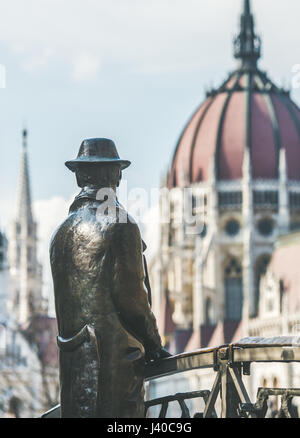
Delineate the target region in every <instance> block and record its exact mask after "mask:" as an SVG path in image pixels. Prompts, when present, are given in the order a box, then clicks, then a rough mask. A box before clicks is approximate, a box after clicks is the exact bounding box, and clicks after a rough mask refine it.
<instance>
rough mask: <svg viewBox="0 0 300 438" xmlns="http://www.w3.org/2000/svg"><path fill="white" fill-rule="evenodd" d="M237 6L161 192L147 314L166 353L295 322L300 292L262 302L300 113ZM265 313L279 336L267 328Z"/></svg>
mask: <svg viewBox="0 0 300 438" xmlns="http://www.w3.org/2000/svg"><path fill="white" fill-rule="evenodd" d="M243 4H244V6H243V12H242V15H241V19H240V31H239V34H238V35H237V37H236V38H235V40H234V56H235V58H236V59H237V68H236V69H235V70H234V71H233V72H232V73H231V74H230V75H229V76H228V77H227V79H226V80H225V81H224V82H223V84H222V85H221V86H220V87H219V88H217V89H213V90H211V91H210V92H208V93H207V96H206V100H205V101H204V102H203V103H202V104H201V105H200V106H199V108H198V109H197V110H196V111H195V112H194V114H193V115H192V117H191V118H190V120H189V121H188V123H187V124H186V126H185V128H184V129H183V131H182V134H181V136H180V138H179V141H178V143H177V146H176V149H175V152H174V156H173V159H172V162H171V166H170V169H169V172H168V175H167V177H166V179H165V181H164V182H163V184H162V188H166V189H167V190H162V195H161V199H160V210H161V224H162V225H161V229H160V249H159V253H158V254H157V257H156V258H155V260H154V261H153V262H152V264H151V279H152V286H153V301H154V311H155V313H156V315H157V317H158V319H159V324H160V330H161V333H162V334H163V336H164V339H165V343H166V345H167V346H168V348H169V350H170V351H171V352H172V353H179V352H182V351H192V350H195V349H197V348H203V347H210V346H218V345H222V344H224V343H231V342H234V341H236V340H238V339H241V338H242V337H245V336H249V335H250V336H277V335H280V334H283V333H284V334H288V333H292V334H295V327H296V326H295V323H296V322H297V321H298V320H299V316H300V309H299V306H298V303H299V298H297V299H296V297H297V293H298V295H299V293H300V291H299V290H298V292H297V293H294V295H291V294H290V295H289V296H285V294H284V284H283V283H282V284H281V286H280V284H278V281H279V280H278V281H277V283H276V288H277V292H276V293H277V295H278V296H279V297H281V298H279V302H278V303H277V301H276V300H275V299H274V302H273V305H271V304H270V302H268V303H266V298H265V296H266V287H268V286H266V284H267V282H268V281H269V284H270V278H269V277H265V274H266V272H267V269H268V265H269V262H270V260H271V259H272V254H273V252H274V248H275V246H276V242H277V241H278V239H279V236H281V235H284V234H287V233H289V232H290V231H292V230H294V229H297V228H298V227H299V224H300V109H299V108H298V106H297V105H296V104H295V102H293V100H292V99H291V98H290V93H289V92H288V91H287V90H284V89H282V88H280V87H278V86H277V85H276V84H274V83H273V82H272V80H271V79H270V78H269V76H268V75H267V74H266V73H265V72H263V71H262V70H261V69H260V68H259V66H258V63H259V59H260V57H261V40H260V38H259V37H258V36H257V35H256V33H255V27H254V18H253V14H252V12H251V5H250V0H244V2H243ZM187 189H189V191H188V192H187ZM186 193H188V195H186ZM186 197H190V198H191V199H190V200H189V202H190V205H191V206H192V211H193V215H194V218H197V217H198V218H201V223H202V225H201V226H199V221H198V232H197V227H193V228H192V229H191V226H190V224H189V223H187V221H185V220H178V218H181V219H182V218H184V217H185V209H186V208H187V202H186ZM166 210H168V213H170V221H166V220H165V211H166ZM277 265H278V264H277ZM274 275H275V277H276V274H273V276H274ZM277 279H278V278H277ZM274 284H275V283H274ZM274 284H273V285H274ZM274 287H275V286H274ZM280 287H281V288H282V289H280ZM271 295H272V294H270V296H271ZM275 295H276V294H275ZM275 295H274V296H275ZM284 296H285V298H284ZM262 297H263V298H262ZM273 298H274V297H273ZM270 300H271V301H272V298H271V299H270ZM270 300H269V301H270ZM280 300H281V301H280ZM282 300H290V301H289V304H286V305H282ZM275 302H276V303H277V304H275ZM280 303H281V304H280ZM272 306H273V307H272ZM271 308H272V309H273V310H272V311H273V314H272V315H273V316H272V317H273V318H277V320H278V318H281V317H282V318H283V319H284V320H285V321H286V324H285V325H284V327H283V326H280V327H279V325H278V324H276V325H273V326H272V325H271V326H270V324H269V322H268V321H269V317H270V309H271ZM266 309H269V313H268V311H266ZM276 309H277V310H276ZM276 312H277V313H276ZM284 312H286V313H285V316H283V313H284ZM297 312H298V313H297ZM271 313H272V312H271ZM295 313H297V314H295ZM289 319H290V320H291V322H290V323H288V322H287V321H288V320H289ZM268 327H269V330H268ZM299 329H300V327H299ZM277 374H278V373H277ZM261 378H262V376H258V377H257V380H258V381H259V380H260V379H261ZM284 379H288V375H287V374H284V373H283V374H282V379H281V380H284ZM282 383H284V382H282Z"/></svg>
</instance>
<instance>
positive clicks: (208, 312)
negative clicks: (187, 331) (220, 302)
mask: <svg viewBox="0 0 300 438" xmlns="http://www.w3.org/2000/svg"><path fill="white" fill-rule="evenodd" d="M205 324H207V325H211V324H213V306H212V302H211V299H210V298H209V297H208V298H207V299H206V301H205Z"/></svg>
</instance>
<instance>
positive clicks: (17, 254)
mask: <svg viewBox="0 0 300 438" xmlns="http://www.w3.org/2000/svg"><path fill="white" fill-rule="evenodd" d="M9 269H10V287H9V300H8V303H9V311H10V313H11V314H13V315H14V317H15V318H16V321H17V322H18V323H19V324H20V325H24V324H25V323H26V322H28V320H29V319H30V317H31V316H33V315H34V314H36V313H39V312H40V311H41V309H42V267H41V265H40V264H39V262H38V258H37V224H36V222H35V221H34V218H33V214H32V204H31V190H30V179H29V169H28V151H27V131H26V130H24V131H23V146H22V158H21V168H20V174H19V183H18V190H17V203H16V211H15V217H14V220H13V222H12V226H11V230H10V238H9Z"/></svg>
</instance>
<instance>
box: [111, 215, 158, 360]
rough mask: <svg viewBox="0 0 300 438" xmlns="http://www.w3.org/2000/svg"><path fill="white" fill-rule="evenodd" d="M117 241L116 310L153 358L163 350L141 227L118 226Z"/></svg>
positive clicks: (115, 241) (115, 253)
mask: <svg viewBox="0 0 300 438" xmlns="http://www.w3.org/2000/svg"><path fill="white" fill-rule="evenodd" d="M113 241H114V244H113V259H114V278H113V288H112V289H113V290H112V294H113V300H114V303H115V306H116V310H117V312H118V313H119V316H120V320H121V321H122V322H123V324H124V326H125V328H127V329H128V330H129V331H131V332H132V333H134V334H135V335H136V336H137V337H138V338H139V339H140V340H141V342H142V343H143V345H144V347H145V350H146V353H147V354H148V355H150V356H151V355H152V353H155V352H157V351H159V350H160V349H161V348H162V347H161V339H160V336H159V333H158V329H157V324H156V319H155V317H154V315H153V313H152V311H151V308H150V306H149V302H148V294H147V290H146V288H145V284H144V280H145V271H144V264H143V253H142V241H141V236H140V231H139V228H138V226H137V224H135V223H131V222H128V223H125V224H117V225H116V229H115V233H114V238H113Z"/></svg>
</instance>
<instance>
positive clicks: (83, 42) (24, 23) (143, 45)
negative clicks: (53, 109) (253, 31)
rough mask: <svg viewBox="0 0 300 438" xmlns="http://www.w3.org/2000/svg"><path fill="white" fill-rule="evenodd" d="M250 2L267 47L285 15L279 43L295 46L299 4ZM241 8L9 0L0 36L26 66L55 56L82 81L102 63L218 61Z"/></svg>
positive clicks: (139, 65)
mask: <svg viewBox="0 0 300 438" xmlns="http://www.w3.org/2000/svg"><path fill="white" fill-rule="evenodd" d="M2 3H4V1H3V0H2ZM252 3H253V9H254V10H255V12H257V13H256V18H257V20H256V21H257V28H258V29H264V30H265V31H266V32H265V33H266V35H269V41H270V43H271V44H272V45H273V46H274V47H277V46H279V47H280V43H281V42H282V39H281V34H280V32H279V33H278V32H273V31H272V32H271V30H273V29H274V27H275V28H276V26H277V25H278V20H281V23H282V16H285V17H286V16H287V14H289V26H288V28H289V29H288V30H289V32H288V33H287V32H286V33H285V37H284V38H285V47H287V48H288V47H289V46H293V47H295V40H298V39H299V26H298V22H297V19H298V18H297V17H298V16H299V13H300V4H299V1H297V0H289V2H279V1H277V2H276V1H274V0H264V1H260V2H258V1H253V2H252ZM241 9H242V1H241V0H226V2H221V1H220V0H189V1H188V2H187V1H186V0H160V1H158V0H152V1H149V0H64V1H62V0H43V1H41V0H26V2H24V0H10V1H9V2H5V7H2V9H1V15H0V41H1V42H2V43H4V44H6V45H7V46H9V47H10V48H11V49H12V50H17V51H18V53H19V54H22V56H21V58H22V60H21V61H22V64H23V65H24V66H25V67H26V68H31V69H34V68H36V69H38V68H40V67H41V64H42V65H45V63H49V62H50V60H51V62H52V60H53V56H56V58H57V60H59V62H61V61H62V60H63V62H65V63H66V64H67V65H69V66H74V70H72V73H71V75H72V77H73V78H74V79H76V80H77V79H78V78H80V79H81V80H84V79H87V80H90V78H91V75H93V74H95V72H98V70H99V68H100V67H101V66H104V65H107V64H116V65H123V66H124V65H126V66H128V68H130V69H131V71H139V72H146V73H147V72H150V73H155V72H161V71H163V72H164V71H195V70H199V69H201V68H204V67H205V66H207V64H208V63H209V62H210V61H212V60H214V59H215V55H216V53H218V54H219V56H220V57H221V58H220V59H219V62H220V63H221V62H222V61H223V60H224V59H228V57H227V53H228V52H226V50H230V47H229V45H228V43H229V42H230V39H231V37H232V36H233V33H235V32H236V31H237V29H238V15H239V13H240V11H241ZM270 10H272V14H270ZM12 23H13V25H12ZM268 29H269V30H270V31H268ZM226 36H228V37H227V38H228V39H227V40H225V38H226ZM227 41H228V43H227ZM224 52H225V53H224ZM49 53H51V56H49ZM82 54H84V55H82ZM91 54H92V55H91ZM98 56H100V59H101V65H100V62H99V58H98ZM225 56H226V58H225ZM81 57H86V62H82V61H81V60H80V58H81ZM215 61H216V62H217V61H218V60H216V59H215Z"/></svg>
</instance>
